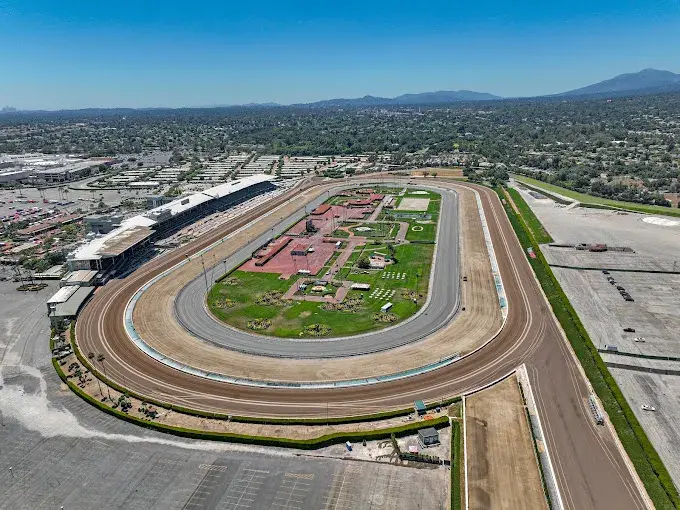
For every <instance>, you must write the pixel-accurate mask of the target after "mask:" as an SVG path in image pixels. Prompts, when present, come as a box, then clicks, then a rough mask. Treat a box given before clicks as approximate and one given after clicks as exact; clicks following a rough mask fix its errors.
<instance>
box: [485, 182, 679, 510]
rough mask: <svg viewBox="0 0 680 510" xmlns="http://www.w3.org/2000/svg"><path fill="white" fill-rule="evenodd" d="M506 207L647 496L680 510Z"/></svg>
mask: <svg viewBox="0 0 680 510" xmlns="http://www.w3.org/2000/svg"><path fill="white" fill-rule="evenodd" d="M496 192H497V193H498V195H499V197H501V198H502V197H503V196H504V195H503V191H502V190H501V189H497V190H496ZM504 207H505V212H506V214H507V216H508V219H509V220H510V223H511V224H512V227H513V229H514V230H515V233H516V234H517V237H518V239H519V241H520V244H521V245H522V247H523V248H524V249H525V250H526V248H527V247H529V246H531V247H533V250H534V252H535V253H536V258H535V259H531V258H528V260H529V263H530V264H531V267H532V268H533V270H534V272H535V273H536V277H537V278H538V280H539V282H540V284H541V287H542V288H543V291H544V292H545V294H546V296H547V298H548V301H549V302H550V306H551V307H552V309H553V312H554V313H555V316H556V317H557V319H558V320H559V322H560V324H561V325H562V328H563V329H564V332H565V333H566V335H567V339H568V340H569V342H570V344H571V346H572V348H573V350H574V352H575V353H576V356H577V358H578V359H579V361H580V363H581V366H582V367H583V370H584V371H585V373H586V375H587V377H588V379H589V380H590V382H591V384H592V386H593V389H594V390H595V393H597V395H598V397H599V398H600V400H601V401H602V404H603V406H604V408H605V411H606V412H607V414H608V415H609V419H610V420H611V422H612V424H613V425H614V428H615V429H616V432H617V434H618V436H619V439H620V440H621V443H622V444H623V447H624V448H625V450H626V452H627V453H628V456H629V457H630V460H631V461H632V463H633V465H634V466H635V469H636V471H637V473H638V475H639V477H640V479H641V480H642V483H643V484H644V486H645V489H646V490H647V494H648V495H649V497H650V498H651V500H652V502H653V503H654V505H655V507H656V508H657V509H673V508H675V509H677V508H680V496H679V495H678V491H677V489H676V487H675V485H674V484H673V480H672V478H671V476H670V474H669V473H668V471H667V470H666V467H665V466H664V465H663V462H662V461H661V458H660V457H659V454H658V453H657V452H656V450H655V449H654V446H653V445H652V443H651V442H650V441H649V438H648V437H647V435H646V434H645V431H644V430H643V428H642V426H641V425H640V423H639V422H638V420H637V418H636V417H635V414H634V413H633V411H632V409H631V408H630V406H629V405H628V402H627V401H626V399H625V397H624V396H623V393H622V392H621V390H620V389H619V387H618V385H617V384H616V381H615V380H614V378H613V377H612V375H611V374H610V372H609V370H608V369H607V366H606V365H605V364H604V362H603V361H602V358H601V357H600V355H599V354H598V352H597V348H596V347H595V345H594V344H593V342H592V341H591V339H590V337H589V336H588V333H587V332H586V330H585V328H584V327H583V324H582V323H581V320H580V319H579V317H578V315H577V313H576V311H575V310H574V309H573V307H572V306H571V303H570V302H569V299H568V298H567V296H566V295H565V294H564V292H563V291H562V288H561V287H560V285H559V283H558V282H557V279H556V278H555V275H554V274H553V272H552V270H551V269H550V266H549V265H548V263H547V261H546V260H545V258H544V257H543V253H542V252H541V250H540V248H539V246H538V243H537V242H536V240H535V239H534V238H533V237H532V236H531V233H530V231H529V230H528V229H526V228H525V227H524V226H523V223H522V221H520V219H519V218H518V217H517V215H516V214H515V212H514V210H513V209H512V207H511V206H510V205H509V204H508V203H507V201H506V203H505V204H504Z"/></svg>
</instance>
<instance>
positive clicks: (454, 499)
mask: <svg viewBox="0 0 680 510" xmlns="http://www.w3.org/2000/svg"><path fill="white" fill-rule="evenodd" d="M460 436H461V433H460V422H458V421H456V420H452V421H451V510H461V508H462V504H463V502H462V499H463V498H462V491H461V489H460V484H461V479H460V478H461V476H460V474H461V464H462V463H463V457H462V455H461V448H460V442H461V437H460Z"/></svg>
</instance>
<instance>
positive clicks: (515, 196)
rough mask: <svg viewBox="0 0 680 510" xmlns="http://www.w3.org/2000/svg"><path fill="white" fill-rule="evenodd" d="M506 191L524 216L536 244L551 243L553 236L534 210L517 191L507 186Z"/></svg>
mask: <svg viewBox="0 0 680 510" xmlns="http://www.w3.org/2000/svg"><path fill="white" fill-rule="evenodd" d="M507 192H508V194H509V195H510V198H512V201H513V202H514V203H515V206H516V207H517V209H519V212H520V214H521V215H522V217H523V218H524V221H525V223H526V225H527V226H528V227H529V229H530V230H531V233H532V234H533V236H534V239H535V240H536V242H537V243H538V244H546V243H552V242H553V238H552V237H551V236H550V234H549V233H548V231H547V230H546V229H545V227H544V226H543V224H542V223H541V222H540V220H539V219H538V218H537V217H536V215H535V214H534V212H533V211H532V210H531V209H530V208H529V206H528V205H527V203H526V202H525V201H524V198H523V197H522V195H520V193H519V191H517V190H516V189H512V188H508V189H507Z"/></svg>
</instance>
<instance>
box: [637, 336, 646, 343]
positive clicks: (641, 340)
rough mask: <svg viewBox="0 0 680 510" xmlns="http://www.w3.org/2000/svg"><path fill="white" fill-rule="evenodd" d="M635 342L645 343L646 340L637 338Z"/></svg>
mask: <svg viewBox="0 0 680 510" xmlns="http://www.w3.org/2000/svg"><path fill="white" fill-rule="evenodd" d="M634 341H635V342H638V343H644V342H645V339H644V338H642V337H641V336H639V337H637V338H635V340H634Z"/></svg>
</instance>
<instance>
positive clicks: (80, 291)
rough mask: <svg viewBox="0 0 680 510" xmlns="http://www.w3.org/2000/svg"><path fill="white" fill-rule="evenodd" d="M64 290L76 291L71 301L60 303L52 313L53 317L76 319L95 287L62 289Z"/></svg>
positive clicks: (70, 298)
mask: <svg viewBox="0 0 680 510" xmlns="http://www.w3.org/2000/svg"><path fill="white" fill-rule="evenodd" d="M62 288H63V289H69V288H71V289H75V292H74V293H73V294H72V295H71V296H70V297H69V299H68V300H67V301H65V302H63V303H59V304H58V305H57V306H56V307H55V309H54V312H53V313H52V316H53V317H75V316H76V315H78V311H79V310H80V308H81V307H82V306H83V303H85V301H87V298H89V297H90V295H91V294H92V293H93V292H94V287H73V286H71V287H62Z"/></svg>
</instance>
